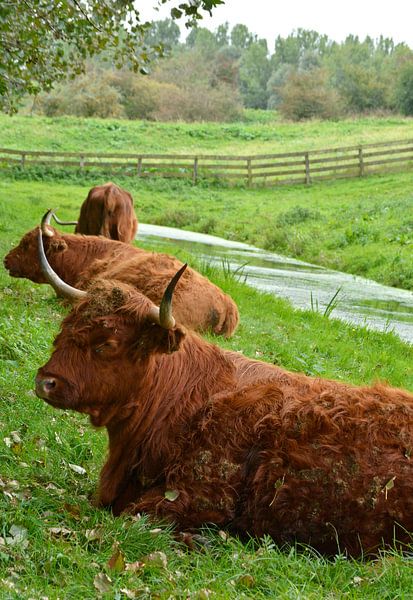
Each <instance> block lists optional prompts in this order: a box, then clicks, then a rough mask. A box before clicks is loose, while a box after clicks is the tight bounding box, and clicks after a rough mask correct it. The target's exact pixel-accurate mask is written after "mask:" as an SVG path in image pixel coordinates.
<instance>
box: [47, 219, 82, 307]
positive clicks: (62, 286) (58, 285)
mask: <svg viewBox="0 0 413 600" xmlns="http://www.w3.org/2000/svg"><path fill="white" fill-rule="evenodd" d="M37 241H38V250H39V261H40V268H41V270H42V273H43V275H44V276H45V277H46V279H47V281H48V283H50V285H51V286H52V287H53V288H54V290H55V291H56V293H57V294H58V295H60V296H63V297H64V298H67V299H68V300H79V299H80V298H84V297H85V296H86V295H87V292H85V291H83V290H78V289H77V288H75V287H72V286H71V285H69V284H68V283H65V282H64V281H63V279H60V277H59V275H58V274H57V273H55V272H54V271H53V269H52V267H51V266H50V265H49V262H48V260H47V258H46V253H45V251H44V247H43V235H42V228H41V227H39V231H38V235H37Z"/></svg>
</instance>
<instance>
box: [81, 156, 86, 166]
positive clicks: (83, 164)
mask: <svg viewBox="0 0 413 600" xmlns="http://www.w3.org/2000/svg"><path fill="white" fill-rule="evenodd" d="M84 166H85V157H84V156H83V155H81V156H80V168H81V169H83V167H84Z"/></svg>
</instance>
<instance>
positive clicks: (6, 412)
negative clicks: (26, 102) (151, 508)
mask: <svg viewBox="0 0 413 600" xmlns="http://www.w3.org/2000/svg"><path fill="white" fill-rule="evenodd" d="M1 186H2V192H3V193H2V199H1V200H0V227H1V230H0V233H1V235H0V255H1V256H2V257H3V256H4V254H5V253H6V252H7V250H8V249H9V248H10V246H11V245H12V244H14V243H16V241H17V240H18V239H19V238H20V236H21V234H22V233H23V232H24V231H26V230H27V229H29V228H31V227H32V226H33V225H34V224H35V223H36V222H38V219H39V215H41V214H42V212H43V210H44V208H45V206H46V207H48V206H49V205H53V206H59V207H60V211H59V212H61V215H62V216H63V217H69V216H71V215H72V214H73V210H75V209H76V210H77V209H78V206H79V203H80V201H81V200H82V199H83V197H84V193H85V191H86V189H88V187H90V185H89V184H88V183H87V182H84V183H83V184H82V185H72V184H69V183H67V182H66V183H61V184H57V183H51V182H22V181H19V182H10V181H2V182H1ZM134 192H135V194H136V199H137V205H138V207H139V208H138V213H140V210H141V207H143V205H146V208H145V210H143V208H142V211H143V215H144V216H145V219H146V217H147V216H148V217H149V216H150V215H156V214H158V215H160V214H162V211H163V210H166V208H167V206H168V199H169V198H170V197H171V193H170V192H171V190H168V189H157V188H151V187H150V186H149V187H147V188H145V189H144V190H142V189H139V190H134ZM195 193H196V191H195V192H194V191H193V190H192V189H190V188H188V189H187V190H185V189H183V188H178V189H177V190H176V195H175V201H174V202H175V203H176V206H177V207H178V206H179V205H178V198H179V197H180V198H181V202H187V201H188V200H185V196H186V194H188V195H190V196H191V197H192V198H193V199H192V202H193V203H194V202H195V196H192V195H193V194H195ZM203 193H204V194H205V201H206V199H209V198H210V197H211V201H212V200H214V202H213V204H214V203H219V202H224V201H226V202H228V204H230V199H229V196H228V197H227V196H225V195H224V196H221V191H219V192H218V191H216V190H213V191H207V190H204V191H203ZM225 193H226V191H225ZM151 198H152V200H151ZM223 199H224V200H223ZM225 199H226V200H225ZM159 203H160V204H161V206H160V207H159V206H158V204H159ZM284 210H285V209H284ZM151 211H152V212H151ZM242 218H243V219H244V218H245V217H244V216H242ZM182 258H185V257H184V256H182ZM188 258H189V259H190V257H188ZM204 271H205V272H206V273H207V274H208V275H209V276H210V277H211V278H212V279H213V280H214V281H215V282H216V283H217V284H219V285H221V286H222V287H223V288H224V289H225V290H226V291H227V292H228V293H230V294H231V295H232V296H233V297H234V299H235V300H236V302H237V303H238V305H239V308H240V312H241V317H242V320H241V326H240V328H239V330H238V331H237V332H236V335H235V336H234V338H233V339H231V340H227V341H224V340H222V339H218V338H217V339H216V340H215V341H216V342H217V343H219V344H220V345H222V346H225V347H228V348H232V349H235V350H242V351H243V352H244V353H245V354H246V355H249V356H251V357H255V358H256V357H260V358H261V359H262V360H266V361H269V362H273V363H276V364H280V365H283V366H284V367H285V368H288V369H291V370H299V371H303V370H304V371H305V372H306V373H307V374H311V375H321V376H323V377H334V378H337V379H341V380H345V381H351V382H353V383H370V382H373V381H376V380H382V381H388V382H389V383H391V384H393V385H396V386H402V387H405V388H407V389H410V390H413V372H412V369H411V365H412V361H413V347H412V346H408V345H406V344H403V343H402V342H401V341H400V340H399V339H398V338H397V337H396V336H394V335H392V334H379V333H376V332H371V331H368V330H366V329H364V328H355V327H350V326H347V325H345V324H343V323H341V322H339V321H336V320H334V319H331V318H327V317H323V316H321V315H319V314H317V313H314V312H311V311H307V312H300V311H295V310H293V309H292V308H291V306H290V305H289V304H288V303H287V302H285V301H282V300H280V299H276V298H274V297H272V296H270V295H265V294H259V293H258V292H256V291H254V290H252V289H250V288H247V287H245V286H244V285H242V284H241V283H239V282H237V281H236V280H235V279H234V278H232V277H229V276H228V275H226V274H225V273H223V272H220V271H215V270H213V269H210V268H208V267H204ZM64 313H65V309H64V308H63V307H62V306H61V304H60V303H59V302H58V301H57V300H56V299H55V297H54V294H53V292H52V290H51V289H50V288H48V287H47V286H35V285H34V284H32V283H31V282H28V281H24V280H16V279H12V278H10V277H9V276H8V274H7V272H6V271H5V270H4V269H0V323H1V328H0V390H1V397H0V405H1V411H0V429H1V432H0V433H1V435H0V452H1V459H0V460H1V463H0V464H1V470H0V514H1V515H2V519H1V523H2V529H1V531H0V597H1V598H5V599H8V598H10V599H15V598H34V599H39V600H40V599H41V598H48V599H50V600H57V599H61V600H66V599H73V600H74V599H76V600H77V599H79V598H82V599H94V598H97V597H102V598H105V599H106V598H107V599H108V600H109V599H113V598H120V599H123V598H148V599H149V598H160V599H165V600H166V599H167V598H179V599H184V598H185V599H186V598H191V599H192V598H194V599H195V598H196V599H202V600H203V599H205V598H219V599H221V598H234V599H238V598H262V599H264V598H289V599H297V600H298V599H300V600H301V599H314V600H319V599H324V598H325V599H326V600H327V599H330V600H331V599H332V598H344V597H345V598H351V599H355V598H363V599H364V598H368V599H372V600H373V599H374V600H376V599H377V598H388V599H393V598H408V597H409V594H410V593H411V590H412V586H413V572H412V569H411V554H408V555H406V556H402V555H401V554H399V553H397V552H393V551H387V552H384V553H383V554H381V555H380V556H379V557H377V559H374V560H365V561H356V560H350V559H346V557H345V556H343V555H342V554H340V551H339V549H337V556H336V557H335V558H332V559H330V560H327V559H326V558H323V557H321V556H318V555H317V554H316V553H314V552H313V551H312V550H311V549H309V548H307V549H305V548H283V549H280V548H277V547H275V546H274V544H273V543H272V542H271V540H270V539H264V540H255V541H252V540H251V541H250V542H247V543H245V542H240V541H239V540H237V539H236V538H234V537H232V536H228V535H227V534H226V533H225V532H217V531H212V530H211V531H209V530H203V531H201V532H200V535H201V537H200V538H199V540H198V541H199V548H197V549H195V550H192V551H189V550H188V549H187V547H186V546H185V545H184V544H182V542H180V541H179V540H177V539H175V537H174V536H173V534H172V532H171V531H170V529H169V528H168V527H165V526H164V525H162V524H159V523H156V522H150V521H148V520H147V519H146V518H145V517H142V518H141V519H137V518H133V517H119V518H113V517H112V516H111V515H110V514H108V513H106V512H104V511H102V510H98V509H96V508H93V506H92V505H91V502H90V500H91V498H92V496H93V493H94V490H95V488H96V483H97V479H98V475H99V470H100V468H101V466H102V464H103V461H104V456H105V448H106V435H105V433H104V432H102V431H95V430H93V429H92V428H91V427H90V425H89V423H88V420H87V419H86V418H84V417H83V416H81V415H78V414H74V413H70V412H68V411H58V410H55V409H53V408H51V407H50V406H48V405H46V404H45V403H44V402H43V401H41V400H39V399H37V398H36V397H35V395H34V392H33V380H34V376H35V374H36V371H37V369H38V367H39V366H41V365H42V364H43V363H44V362H45V361H46V360H47V358H48V356H49V354H50V346H51V341H52V339H53V337H54V335H55V334H56V332H57V331H58V328H59V322H60V320H61V317H62V315H63V314H64ZM412 550H413V547H412ZM116 557H117V559H116ZM111 558H112V559H113V560H112V561H111V560H110V559H111ZM137 561H140V564H136V563H137ZM142 563H143V564H142ZM125 565H131V566H130V567H128V569H126V566H125Z"/></svg>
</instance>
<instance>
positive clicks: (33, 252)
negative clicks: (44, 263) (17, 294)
mask: <svg viewBox="0 0 413 600" xmlns="http://www.w3.org/2000/svg"><path fill="white" fill-rule="evenodd" d="M52 216H53V217H54V216H55V215H54V213H53V211H52V210H49V211H47V213H46V214H45V215H44V217H43V219H42V222H41V231H42V234H43V242H44V247H45V251H46V254H47V255H48V256H49V257H50V255H51V254H56V253H60V252H65V250H67V244H66V242H65V240H64V239H63V236H62V234H60V233H59V232H58V231H57V230H56V229H55V228H54V227H52V226H51V225H50V220H51V218H52ZM60 223H63V224H64V225H66V224H68V223H65V222H62V221H60ZM3 262H4V266H5V268H6V269H7V270H8V272H9V274H10V275H11V277H24V278H26V279H30V280H31V281H34V283H47V279H45V277H44V275H43V272H42V269H41V266H40V262H39V258H38V227H36V228H35V229H32V230H31V231H29V232H27V233H26V234H25V235H24V236H23V237H22V239H21V240H20V242H19V244H18V246H16V247H15V248H13V249H12V250H10V252H9V253H8V254H7V255H6V256H5V258H4V261H3Z"/></svg>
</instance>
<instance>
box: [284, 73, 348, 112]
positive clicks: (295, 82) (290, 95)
mask: <svg viewBox="0 0 413 600" xmlns="http://www.w3.org/2000/svg"><path fill="white" fill-rule="evenodd" d="M279 94H280V98H281V102H280V104H279V106H278V108H279V111H280V113H281V114H282V115H283V116H284V117H285V118H286V119H291V120H293V121H301V120H303V119H313V118H319V119H332V118H336V117H337V116H338V114H339V112H340V110H339V100H338V97H337V93H336V92H335V91H334V90H333V89H331V87H330V86H329V84H328V81H327V74H326V72H325V71H324V70H322V69H312V70H311V71H305V72H293V73H291V74H290V75H289V76H288V77H287V79H286V81H285V84H284V85H283V86H282V88H281V89H280V91H279Z"/></svg>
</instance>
